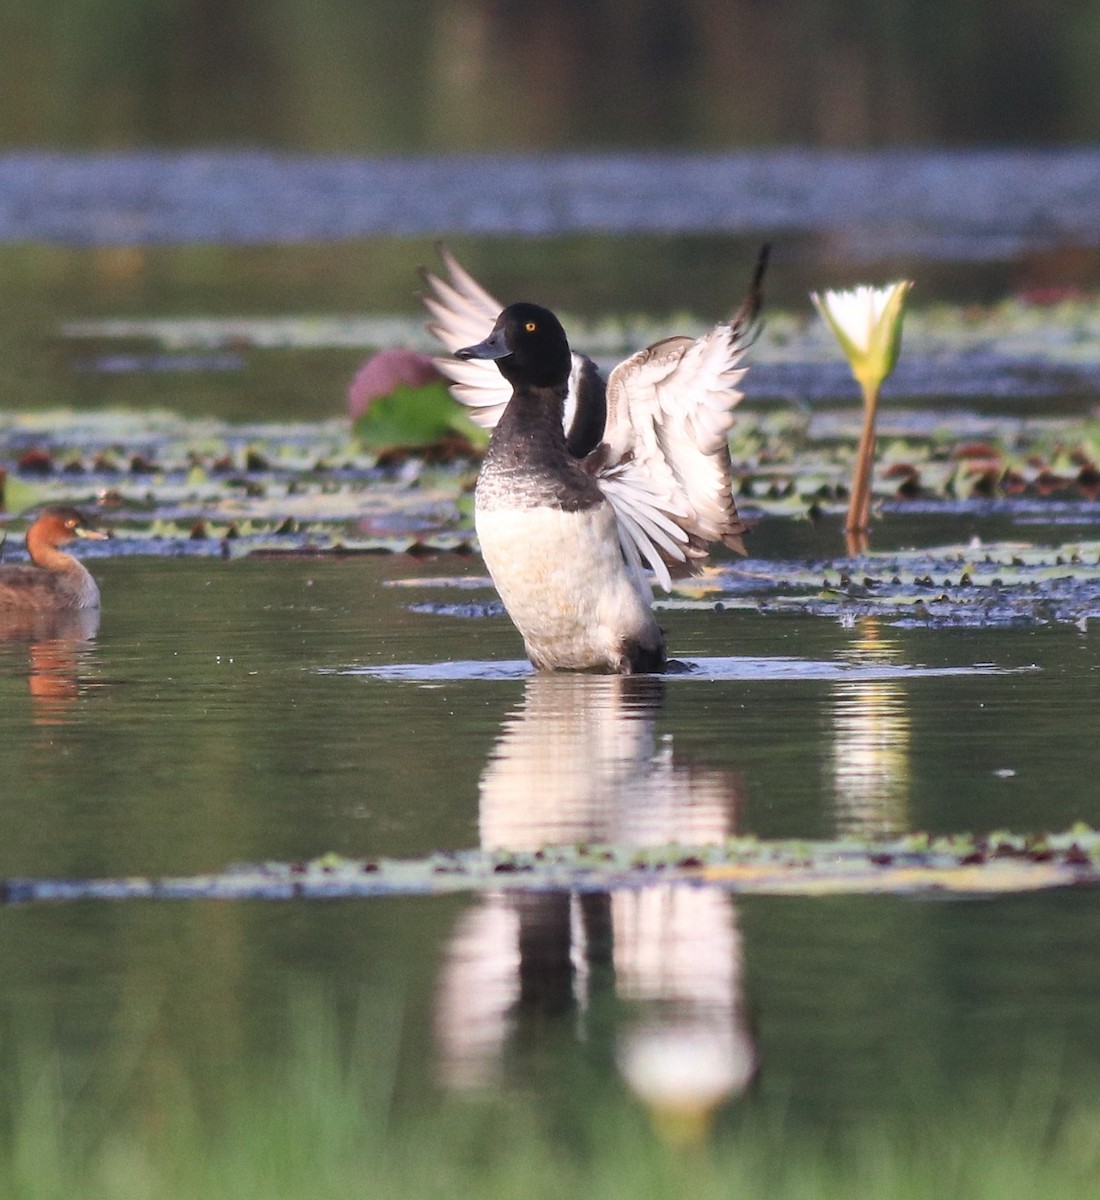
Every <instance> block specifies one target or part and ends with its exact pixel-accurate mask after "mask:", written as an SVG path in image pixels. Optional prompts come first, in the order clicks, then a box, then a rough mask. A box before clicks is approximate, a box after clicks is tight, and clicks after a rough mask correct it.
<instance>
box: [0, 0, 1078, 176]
mask: <svg viewBox="0 0 1100 1200" xmlns="http://www.w3.org/2000/svg"><path fill="white" fill-rule="evenodd" d="M0 29H3V31H4V34H3V37H2V38H0V145H5V146H8V147H25V148H32V147H33V148H48V147H55V148H58V149H68V150H72V149H80V148H118V147H133V146H159V147H165V148H174V147H182V146H198V145H203V146H206V145H221V146H240V145H264V146H271V147H277V148H283V149H287V150H300V151H309V152H322V153H355V154H360V153H379V152H392V151H417V152H439V151H445V150H452V149H453V150H494V149H501V150H517V149H526V150H531V149H539V148H544V147H555V148H561V147H578V148H579V147H592V148H606V147H647V148H653V147H666V146H677V147H687V148H694V149H715V148H727V147H736V146H759V145H765V144H776V143H785V144H806V145H818V146H834V147H849V146H850V147H868V146H881V145H887V144H898V143H905V144H913V145H948V146H965V145H973V144H989V143H1013V144H1031V143H1036V142H1054V143H1068V142H1081V141H1091V140H1095V139H1097V138H1098V137H1100V72H1098V71H1097V69H1096V64H1097V61H1100V6H1097V5H1096V4H1095V3H1092V2H1091V0H1065V2H1063V3H1060V4H1055V3H1051V2H1050V0H1047V2H1046V3H1044V2H1042V0H950V2H948V0H771V2H767V3H765V2H763V0H547V2H544V3H541V4H531V3H529V2H528V0H232V2H229V3H225V2H222V0H52V2H51V3H45V4H44V3H34V2H32V0H4V2H3V3H0Z"/></svg>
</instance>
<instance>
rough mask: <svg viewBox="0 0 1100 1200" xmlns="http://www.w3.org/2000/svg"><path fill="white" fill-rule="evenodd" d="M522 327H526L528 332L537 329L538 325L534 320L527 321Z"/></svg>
mask: <svg viewBox="0 0 1100 1200" xmlns="http://www.w3.org/2000/svg"><path fill="white" fill-rule="evenodd" d="M523 328H524V329H526V330H527V332H528V333H534V332H535V330H536V329H538V326H537V325H536V324H535V322H534V321H528V322H527V324H526V325H524V327H523Z"/></svg>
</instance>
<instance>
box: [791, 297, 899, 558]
mask: <svg viewBox="0 0 1100 1200" xmlns="http://www.w3.org/2000/svg"><path fill="white" fill-rule="evenodd" d="M912 286H913V282H912V280H910V279H899V280H898V281H897V283H888V284H887V285H886V286H885V287H880V288H876V287H867V286H866V285H862V286H860V287H854V288H849V289H848V290H847V291H843V292H826V293H825V294H824V296H819V295H818V294H817V293H816V292H811V293H810V299H811V300H812V301H813V302H814V304H815V305H816V306H817V311H818V312H819V313H820V314H821V316H822V317H823V318H824V320H825V323H826V324H827V325H828V326H829V328H830V329H831V330H832V331H833V333H834V335H835V336H836V340H837V341H838V342H839V343H840V348H841V349H842V350H843V351H844V357H845V358H846V359H847V360H848V366H849V367H851V368H852V374H853V375H854V376H855V378H856V382H857V383H858V384H859V387H860V391H861V392H862V393H863V432H862V433H861V434H860V438H859V449H858V450H857V451H856V464H855V471H854V473H853V476H852V493H851V499H850V501H849V503H848V517H847V519H846V521H845V523H844V528H845V530H847V532H848V534H849V542H848V548H849V553H851V554H857V553H862V552H863V551H864V550H865V549H866V544H865V543H866V532H867V527H868V525H869V524H870V521H871V472H872V469H873V466H874V457H875V410H876V408H877V407H878V390H879V388H880V387H881V386H882V381H883V380H884V379H885V378H886V376H887V375H889V374H890V372H891V371H892V370H893V369H894V366H895V364H896V363H897V361H898V354H899V352H900V351H901V322H902V317H903V315H904V311H905V297H906V296H907V295H908V293H909V289H910V288H911V287H912Z"/></svg>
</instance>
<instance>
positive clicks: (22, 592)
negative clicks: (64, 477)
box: [0, 508, 108, 612]
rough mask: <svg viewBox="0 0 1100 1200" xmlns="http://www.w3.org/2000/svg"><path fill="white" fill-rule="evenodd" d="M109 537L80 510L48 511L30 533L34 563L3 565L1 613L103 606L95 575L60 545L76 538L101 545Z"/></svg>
mask: <svg viewBox="0 0 1100 1200" xmlns="http://www.w3.org/2000/svg"><path fill="white" fill-rule="evenodd" d="M107 536H108V534H106V533H102V532H100V531H99V530H98V529H95V528H93V526H92V525H91V523H90V522H89V520H88V518H87V517H85V516H84V514H83V513H81V512H79V511H78V510H77V509H75V508H47V509H45V510H44V511H43V512H42V513H41V514H40V515H39V517H38V518H37V520H35V521H34V522H33V523H32V525H31V527H30V528H29V529H28V530H27V551H28V553H29V554H30V556H31V561H30V563H29V564H25V563H9V564H7V565H6V566H2V567H0V611H5V612H66V611H70V610H73V609H84V608H98V607H99V588H98V587H97V586H96V582H95V580H94V579H93V578H92V576H91V573H90V572H89V571H88V569H87V567H85V566H84V565H83V564H82V563H80V562H78V561H77V560H76V559H75V558H73V556H72V555H71V554H66V553H65V552H64V551H63V550H62V549H61V547H62V546H64V545H67V544H68V543H69V542H71V541H73V540H74V539H75V538H92V539H95V540H96V541H101V540H103V539H104V538H106V537H107Z"/></svg>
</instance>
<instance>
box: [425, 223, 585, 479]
mask: <svg viewBox="0 0 1100 1200" xmlns="http://www.w3.org/2000/svg"><path fill="white" fill-rule="evenodd" d="M438 249H439V257H440V259H441V260H442V262H443V266H444V268H445V270H446V273H447V277H446V279H443V278H440V276H438V275H435V274H433V273H432V272H431V271H429V270H427V269H426V268H421V272H420V274H421V277H422V278H423V280H424V283H425V284H426V286H427V289H428V290H427V291H426V292H424V293H423V294H422V295H421V297H420V299H421V301H422V303H423V305H424V307H425V308H426V309H427V310H428V312H429V313H430V314H431V316H432V319H431V321H429V322H428V331H429V333H431V334H432V335H433V336H434V337H436V338H437V339H438V340H439V341H440V343H442V345H443V346H444V348H445V349H446V350H447V353H448V355H453V354H454V352H455V351H456V350H460V349H462V347H463V346H472V345H473V344H474V343H475V342H480V341H482V339H484V338H486V337H487V336H488V335H489V331H490V330H491V329H492V328H493V326H494V325H495V324H496V319H497V317H498V316H500V313H501V310H502V309H503V308H504V305H503V304H501V303H500V302H499V301H498V300H496V299H495V298H494V297H493V296H491V295H490V294H489V293H488V292H487V291H486V290H485V289H484V288H483V287H482V286H481V284H480V283H478V282H477V280H476V279H475V278H474V277H473V276H472V275H471V274H470V273H469V272H468V271H467V270H466V269H465V268H464V267H463V266H462V265H461V264H460V263H459V261H458V259H456V258H455V256H454V255H453V254H452V253H451V252H450V251H449V250H448V249H447V247H446V246H443V245H441V246H439V247H438ZM434 362H435V365H436V367H437V368H438V370H439V372H440V374H441V375H443V376H444V378H446V379H447V380H449V381H450V389H451V395H452V396H454V398H455V399H456V400H457V401H458V402H459V403H460V404H464V405H466V407H467V408H469V409H470V416H471V418H472V419H473V420H474V421H476V422H477V423H478V424H479V425H480V426H481V427H482V428H483V429H492V428H493V427H494V426H495V425H496V423H497V421H499V420H500V416H501V413H503V412H504V409H505V408H506V407H507V404H508V401H509V400H510V399H511V398H512V388H511V385H510V384H508V383H507V382H506V380H505V379H504V377H503V375H501V373H500V372H499V371H498V370H497V367H496V364H495V363H494V362H492V361H491V360H489V359H483V358H481V359H479V358H471V359H468V360H461V359H457V358H454V357H448V358H437V359H435V360H434ZM563 423H564V425H565V429H566V434H567V437H568V441H569V450H570V453H571V454H573V455H574V456H575V457H577V458H583V457H584V456H585V455H586V454H587V453H588V452H589V451H590V450H591V449H592V448H593V447H594V446H596V445H597V444H598V442H599V440H600V438H601V437H602V436H603V429H604V382H603V378H602V376H601V375H600V373H599V371H598V370H597V368H596V364H595V363H594V362H593V361H592V360H591V359H590V358H588V357H587V356H586V355H584V354H577V353H576V352H574V353H573V367H572V370H571V371H570V373H569V389H568V392H567V393H566V398H565V412H564V414H563Z"/></svg>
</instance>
